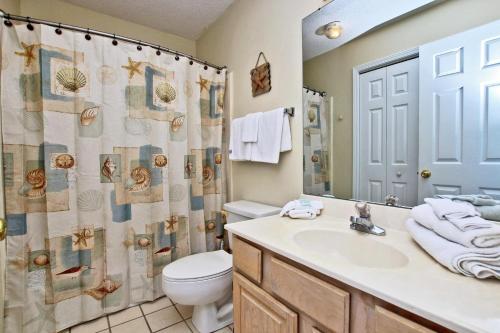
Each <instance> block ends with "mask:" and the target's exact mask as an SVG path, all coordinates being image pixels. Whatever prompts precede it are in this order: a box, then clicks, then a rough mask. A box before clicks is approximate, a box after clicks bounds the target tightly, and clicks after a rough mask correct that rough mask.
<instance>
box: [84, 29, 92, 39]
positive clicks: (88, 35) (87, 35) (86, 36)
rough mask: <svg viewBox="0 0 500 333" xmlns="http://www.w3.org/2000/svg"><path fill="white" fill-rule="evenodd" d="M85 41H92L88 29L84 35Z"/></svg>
mask: <svg viewBox="0 0 500 333" xmlns="http://www.w3.org/2000/svg"><path fill="white" fill-rule="evenodd" d="M85 39H86V40H91V39H92V37H91V36H90V34H89V28H87V33H86V34H85Z"/></svg>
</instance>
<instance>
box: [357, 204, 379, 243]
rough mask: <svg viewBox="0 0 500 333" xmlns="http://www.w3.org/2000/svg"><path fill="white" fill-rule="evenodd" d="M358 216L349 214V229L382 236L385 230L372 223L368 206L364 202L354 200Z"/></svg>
mask: <svg viewBox="0 0 500 333" xmlns="http://www.w3.org/2000/svg"><path fill="white" fill-rule="evenodd" d="M354 208H356V211H357V212H358V215H359V216H358V217H356V216H351V219H350V220H351V229H353V230H357V231H361V232H366V233H368V234H372V235H377V236H384V235H385V230H384V229H382V228H380V227H378V226H376V225H375V224H373V222H372V220H371V214H370V206H369V205H368V203H366V202H356V204H355V205H354Z"/></svg>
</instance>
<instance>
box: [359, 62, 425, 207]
mask: <svg viewBox="0 0 500 333" xmlns="http://www.w3.org/2000/svg"><path fill="white" fill-rule="evenodd" d="M359 90H360V91H359V96H360V118H359V119H360V127H359V129H360V131H359V135H358V137H359V140H360V144H359V145H360V146H359V148H360V149H359V156H358V158H359V198H358V199H361V200H368V201H374V202H384V198H385V196H386V195H388V194H393V195H396V196H397V197H398V198H399V199H400V201H399V204H400V205H405V206H414V205H415V204H416V202H417V157H418V127H417V126H418V59H412V60H407V61H404V62H401V63H397V64H394V65H391V66H388V67H384V68H381V69H377V70H374V71H371V72H367V73H364V74H362V75H360V88H359Z"/></svg>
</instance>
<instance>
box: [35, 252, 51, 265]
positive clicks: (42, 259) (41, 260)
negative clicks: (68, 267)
mask: <svg viewBox="0 0 500 333" xmlns="http://www.w3.org/2000/svg"><path fill="white" fill-rule="evenodd" d="M33 263H34V264H35V265H37V266H45V265H47V264H48V263H49V256H48V255H46V254H40V255H38V256H36V257H35V258H34V259H33Z"/></svg>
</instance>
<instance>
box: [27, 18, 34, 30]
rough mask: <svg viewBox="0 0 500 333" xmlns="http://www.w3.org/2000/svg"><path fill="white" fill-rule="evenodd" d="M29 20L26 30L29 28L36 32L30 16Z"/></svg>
mask: <svg viewBox="0 0 500 333" xmlns="http://www.w3.org/2000/svg"><path fill="white" fill-rule="evenodd" d="M27 19H28V25H26V28H28V30H29V31H33V30H35V27H34V26H33V24H31V20H30V17H29V16H28V18H27Z"/></svg>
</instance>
